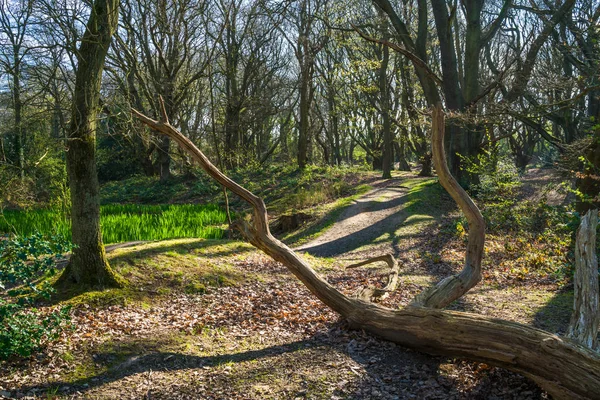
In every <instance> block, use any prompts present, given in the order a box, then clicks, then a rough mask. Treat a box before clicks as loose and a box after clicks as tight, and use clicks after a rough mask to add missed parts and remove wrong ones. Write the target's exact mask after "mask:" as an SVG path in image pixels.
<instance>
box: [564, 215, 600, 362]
mask: <svg viewBox="0 0 600 400" xmlns="http://www.w3.org/2000/svg"><path fill="white" fill-rule="evenodd" d="M597 226H598V210H589V211H588V212H587V214H585V216H584V217H583V219H582V220H581V225H579V229H578V230H577V240H576V243H575V277H574V281H575V282H574V286H575V287H574V293H575V300H574V304H573V315H572V316H571V323H570V324H569V329H568V331H567V336H568V337H570V338H572V339H573V340H575V341H577V342H579V343H581V344H582V345H584V346H586V347H589V348H590V349H592V350H595V349H597V347H598V328H600V308H599V305H598V296H599V293H598V292H599V291H598V257H597V256H596V227H597Z"/></svg>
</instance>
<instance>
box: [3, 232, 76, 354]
mask: <svg viewBox="0 0 600 400" xmlns="http://www.w3.org/2000/svg"><path fill="white" fill-rule="evenodd" d="M70 249H71V245H70V243H68V242H67V241H65V240H64V239H62V238H61V237H56V236H55V237H50V238H46V237H44V236H42V235H41V234H39V233H38V234H34V235H31V236H29V237H14V238H9V239H3V240H0V359H5V358H8V357H11V356H14V355H18V356H21V357H27V356H29V355H31V354H32V353H33V352H35V351H36V350H38V349H39V348H40V347H42V346H43V345H44V344H46V343H48V342H50V341H53V340H55V339H56V338H57V337H58V335H59V334H60V332H61V331H62V329H63V328H64V326H65V324H66V323H67V322H68V321H69V319H70V318H69V309H68V308H67V307H63V308H61V309H58V310H53V311H41V310H38V309H37V308H35V307H34V304H35V302H36V301H37V300H40V299H49V298H50V296H51V295H52V293H53V292H54V289H53V288H52V286H50V284H48V280H47V278H49V277H51V276H53V275H54V274H55V273H56V271H55V265H56V262H57V261H58V260H60V259H61V258H62V257H63V253H65V252H67V251H69V250H70Z"/></svg>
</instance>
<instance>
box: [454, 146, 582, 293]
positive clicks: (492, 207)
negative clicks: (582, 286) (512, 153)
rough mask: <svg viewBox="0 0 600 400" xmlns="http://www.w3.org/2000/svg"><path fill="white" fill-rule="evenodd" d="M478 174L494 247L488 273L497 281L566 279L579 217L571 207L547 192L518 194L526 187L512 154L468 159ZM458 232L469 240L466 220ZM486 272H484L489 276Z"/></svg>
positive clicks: (487, 262)
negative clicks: (536, 195) (559, 203)
mask: <svg viewBox="0 0 600 400" xmlns="http://www.w3.org/2000/svg"><path fill="white" fill-rule="evenodd" d="M466 165H468V168H471V169H470V172H476V173H478V174H479V178H480V183H479V184H478V185H476V186H475V187H473V188H472V194H473V195H474V197H475V198H476V200H477V204H478V206H479V207H480V210H481V213H482V215H483V218H484V221H485V224H486V231H487V233H488V237H487V238H488V242H489V243H490V246H491V247H490V248H493V246H494V245H495V244H496V243H498V242H499V243H503V245H504V249H503V251H501V252H497V253H494V252H493V251H491V250H490V251H489V252H488V254H487V257H486V258H484V265H486V268H489V270H488V271H486V273H485V274H487V276H491V277H492V279H494V280H496V281H498V282H507V281H513V282H515V281H525V280H528V281H529V280H531V279H533V280H540V281H544V282H547V281H554V282H563V283H565V282H567V281H568V280H569V278H570V277H571V276H572V273H573V267H572V265H573V257H572V247H573V237H574V232H575V230H576V229H577V226H578V225H579V215H578V214H577V213H575V212H573V210H572V208H571V207H565V206H551V205H549V204H548V201H547V198H546V196H545V195H543V196H542V197H541V198H540V199H538V200H535V201H532V200H527V199H523V198H521V197H519V194H520V193H519V192H520V190H519V189H520V188H521V186H522V183H521V179H520V176H519V173H518V170H517V168H516V167H515V166H514V164H513V163H512V161H511V160H510V159H508V158H502V157H500V158H496V159H494V158H493V157H488V156H485V157H480V159H479V160H478V164H477V165H475V163H466ZM453 229H454V231H455V235H456V236H458V237H460V238H462V239H464V240H466V236H467V232H468V224H467V221H466V219H465V218H464V217H461V218H459V219H458V221H456V223H455V225H454V227H453ZM485 274H484V275H485Z"/></svg>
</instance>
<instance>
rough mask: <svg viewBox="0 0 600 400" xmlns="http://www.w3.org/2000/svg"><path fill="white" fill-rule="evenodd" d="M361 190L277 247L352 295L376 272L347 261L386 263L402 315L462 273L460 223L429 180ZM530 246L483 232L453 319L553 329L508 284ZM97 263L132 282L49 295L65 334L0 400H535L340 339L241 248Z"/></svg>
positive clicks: (293, 285) (539, 285)
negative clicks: (477, 271) (396, 272)
mask: <svg viewBox="0 0 600 400" xmlns="http://www.w3.org/2000/svg"><path fill="white" fill-rule="evenodd" d="M370 185H371V186H372V187H373V190H372V191H370V192H369V193H367V194H365V195H364V196H362V197H360V198H356V199H354V200H353V201H351V202H349V204H348V205H347V206H346V207H345V208H343V209H341V210H340V209H336V210H335V212H334V211H332V210H333V209H332V208H330V209H329V210H330V211H329V212H327V208H325V211H324V215H322V216H320V217H319V218H316V219H315V220H314V221H311V222H309V223H308V224H306V226H303V227H302V228H301V229H300V230H299V232H292V233H289V234H287V236H285V237H284V240H286V238H287V240H288V242H290V244H291V245H295V246H296V248H297V249H298V251H300V252H301V253H302V254H304V256H305V257H306V258H307V259H308V260H309V262H310V263H311V264H312V265H313V266H314V268H315V269H316V270H317V271H318V272H319V273H320V274H322V275H324V276H325V277H326V278H327V279H328V280H329V281H330V282H331V283H333V284H334V285H336V286H337V287H338V288H339V289H340V290H342V291H344V292H346V293H349V294H351V293H355V292H356V291H358V290H359V289H360V288H362V287H364V286H365V285H369V284H371V285H372V284H378V283H381V282H382V280H383V278H384V277H385V275H386V270H385V268H384V265H378V264H373V265H371V266H366V267H363V268H353V269H347V270H346V269H345V267H346V266H347V265H349V264H352V263H355V262H357V261H361V260H364V259H366V258H370V257H373V256H376V255H380V254H385V253H392V254H394V255H395V256H396V257H397V258H398V260H399V262H400V264H401V275H400V284H399V287H398V290H397V291H396V292H395V293H394V294H393V295H391V296H390V297H388V298H387V299H386V300H385V301H384V303H383V304H384V305H386V306H389V307H399V306H403V305H405V304H407V303H408V302H409V301H410V300H411V299H412V297H413V296H414V295H415V294H417V293H418V292H419V291H420V290H422V289H423V288H424V287H426V286H427V285H430V284H432V283H433V282H435V281H437V280H439V279H440V278H441V277H444V276H447V275H448V274H450V273H453V272H455V271H457V270H459V269H460V268H461V267H462V261H463V258H464V246H465V245H464V240H465V238H464V235H461V234H460V232H459V233H458V234H457V228H456V227H457V225H456V221H457V219H458V218H459V214H458V211H457V210H456V206H455V205H454V203H453V202H452V200H451V199H450V198H449V197H448V196H447V195H446V194H445V193H444V192H443V189H441V188H440V187H439V185H438V184H437V183H436V181H435V179H431V178H416V177H415V176H414V175H412V174H407V173H397V174H396V176H395V177H394V179H391V180H387V181H380V180H375V181H373V179H372V177H370ZM529 187H531V185H529V186H526V188H529ZM527 190H529V189H527ZM524 193H525V191H524ZM526 195H527V196H530V195H533V194H531V193H526ZM331 215H334V216H335V218H334V219H335V223H332V222H331V219H332V217H331ZM324 221H329V222H324ZM327 228H328V229H327ZM302 232H305V233H306V232H309V233H310V235H309V236H308V237H310V238H311V239H310V240H304V242H303V241H302V240H301V238H303V237H307V235H303V234H302ZM315 232H316V233H315ZM315 236H316V238H315ZM529 245H530V243H527V241H526V240H519V238H518V237H511V236H509V235H505V236H499V235H491V236H489V237H488V241H487V242H486V248H485V251H486V255H485V262H484V280H483V282H482V283H481V284H480V285H479V286H477V287H476V288H475V289H474V290H472V291H471V292H470V293H468V294H467V295H466V296H464V297H463V298H462V299H461V300H460V301H458V302H456V303H455V304H453V305H452V306H451V308H453V309H457V310H462V311H468V312H475V313H481V314H486V315H490V316H494V317H498V318H503V319H508V320H513V321H518V322H521V323H525V324H530V325H534V326H537V327H540V328H543V329H546V330H549V331H552V332H562V331H563V330H564V327H565V324H566V323H567V322H568V319H569V315H570V309H571V302H572V296H571V294H570V293H569V292H568V291H565V290H563V289H561V287H560V286H559V285H558V284H557V283H555V282H554V281H552V280H551V279H546V278H540V277H539V276H537V275H536V276H533V275H530V274H524V275H523V274H521V275H520V276H519V279H513V278H508V277H507V276H506V275H507V274H510V273H511V270H510V265H511V264H510V263H511V262H514V260H513V259H514V258H516V257H519V256H521V255H522V253H526V252H527V251H528V250H527V246H529ZM519 249H520V250H519ZM519 251H520V252H519ZM109 258H110V262H111V265H112V266H113V267H114V268H115V269H116V270H117V271H118V272H119V273H120V274H122V275H123V276H124V277H125V278H127V279H128V281H129V282H130V284H129V286H128V287H127V288H124V289H112V290H106V291H103V292H91V293H84V294H79V293H71V294H70V296H67V297H63V298H62V299H60V304H70V305H72V307H73V311H72V315H73V322H74V327H73V329H72V330H70V331H68V332H66V333H65V334H64V335H63V336H62V337H61V339H60V340H59V342H58V343H55V344H53V345H52V346H51V347H49V348H48V349H47V350H45V351H44V352H42V353H41V354H39V355H37V356H34V357H31V358H29V359H27V360H20V361H15V360H13V361H9V362H3V363H2V364H0V368H1V369H0V398H1V397H3V396H4V397H7V398H92V399H95V398H98V399H138V398H147V399H150V398H154V399H544V398H547V395H546V394H545V393H543V392H542V391H541V390H540V389H539V388H538V387H537V386H536V385H535V384H533V383H532V382H531V381H529V380H528V379H526V378H524V377H522V376H520V375H518V374H514V373H511V372H509V371H506V370H502V369H499V368H493V367H490V366H488V365H485V364H481V363H474V362H466V361H461V360H456V359H449V358H447V357H434V356H429V355H425V354H421V353H418V352H414V351H411V350H409V349H406V348H403V347H399V346H396V345H394V344H391V343H389V342H386V341H383V340H379V339H377V338H374V337H372V336H370V335H367V334H365V333H364V332H360V331H352V330H349V329H348V327H347V326H346V325H345V323H344V322H343V321H340V320H339V319H338V317H337V316H336V314H334V313H333V312H331V311H330V310H329V309H327V307H325V306H324V305H323V304H321V303H320V302H319V301H318V300H317V299H316V298H315V297H314V296H313V295H311V293H310V292H309V291H308V290H307V289H306V288H305V287H304V286H302V285H301V284H300V283H299V282H298V280H297V279H296V278H294V277H293V276H292V275H291V274H290V273H289V272H288V271H287V270H286V269H285V268H284V267H283V266H282V265H281V264H279V263H276V262H274V261H273V260H271V259H270V258H268V257H267V256H265V255H264V254H262V253H260V252H258V251H257V250H255V249H254V248H253V247H252V246H250V245H248V244H246V243H243V242H240V241H237V240H199V239H177V240H169V241H162V242H151V243H134V244H132V245H131V246H122V247H117V248H113V249H112V251H110V253H109ZM498 271H501V272H500V273H499V272H498ZM56 306H57V305H55V306H53V307H56Z"/></svg>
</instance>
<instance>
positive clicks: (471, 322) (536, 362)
mask: <svg viewBox="0 0 600 400" xmlns="http://www.w3.org/2000/svg"><path fill="white" fill-rule="evenodd" d="M132 112H133V114H135V115H136V116H137V118H139V119H140V121H142V122H143V123H145V124H146V125H148V126H150V127H151V128H153V129H155V130H156V131H158V132H161V133H163V134H165V135H168V136H169V137H171V138H172V139H173V140H174V141H175V142H177V144H179V146H181V147H182V148H183V149H184V150H185V151H187V152H188V153H189V154H190V155H191V156H192V157H193V158H194V159H195V160H196V161H198V162H199V164H200V165H201V166H202V168H203V169H204V170H205V171H206V172H207V173H208V174H209V175H210V176H211V177H213V178H214V179H215V180H216V181H218V182H219V183H220V184H222V185H224V186H226V187H227V188H228V189H229V190H231V191H232V192H234V193H235V194H237V195H238V196H240V197H241V198H242V199H244V200H245V201H247V202H248V203H249V204H250V205H251V206H252V207H253V209H254V217H253V221H252V223H249V222H247V221H238V222H235V223H234V226H237V228H238V229H240V231H241V232H242V234H243V235H244V236H245V237H246V238H247V239H248V240H249V241H250V243H252V244H253V245H254V246H256V247H257V248H259V249H261V250H263V251H264V252H265V253H267V254H268V255H269V256H271V257H272V258H273V259H275V260H276V261H279V262H281V263H282V264H283V265H285V266H286V267H287V268H288V269H289V270H290V272H292V273H293V274H294V275H295V276H296V277H298V279H300V281H302V283H304V285H305V286H306V287H307V288H308V289H309V290H310V291H311V292H312V293H313V294H314V295H315V296H316V297H318V298H319V299H320V300H321V301H323V303H325V304H326V305H327V306H328V307H330V308H331V309H332V310H334V311H336V312H337V313H339V314H340V315H341V316H342V317H343V318H345V319H346V320H347V321H348V322H349V324H350V326H351V327H354V328H357V329H364V330H365V331H368V332H370V333H372V334H374V335H377V336H379V337H382V338H384V339H387V340H390V341H392V342H394V343H398V344H401V345H404V346H407V347H410V348H413V349H416V350H421V351H424V352H427V353H430V354H445V355H449V356H453V357H462V358H466V359H470V360H476V361H480V362H484V363H487V364H490V365H495V366H499V367H503V368H507V369H510V370H512V371H516V372H519V373H521V374H523V375H525V376H527V377H530V378H531V379H533V380H534V381H536V382H537V383H538V384H539V385H540V386H541V387H542V388H543V389H545V390H546V391H548V392H549V393H550V394H551V395H552V396H553V397H554V398H555V399H593V398H597V395H598V393H600V356H599V355H598V354H597V353H595V352H593V351H591V350H589V349H587V348H585V347H583V346H580V345H579V344H577V343H576V342H575V341H573V340H570V339H568V338H561V337H559V336H556V335H553V334H550V333H548V332H545V331H542V330H539V329H536V328H532V327H530V326H527V325H522V324H518V323H514V322H509V321H502V320H499V319H496V318H490V317H485V316H481V315H475V314H470V313H463V312H456V311H441V310H436V309H431V308H426V307H415V306H409V307H406V308H404V309H402V310H392V309H389V308H386V307H382V306H380V305H376V304H373V303H370V302H367V301H364V300H361V299H357V298H351V297H348V296H346V295H344V294H343V293H341V292H340V291H339V290H337V289H336V288H335V287H333V286H332V285H331V284H329V283H328V282H327V281H326V280H324V279H323V278H321V277H320V276H319V275H318V274H317V273H316V272H315V271H314V270H313V269H312V268H311V267H310V265H309V264H308V263H307V262H306V261H304V260H303V259H302V258H300V257H299V256H298V255H297V254H296V253H295V252H294V251H293V250H291V249H290V248H289V247H287V246H286V245H285V244H283V243H282V242H280V241H279V240H277V239H276V238H274V237H273V236H272V235H271V233H270V231H269V225H268V219H267V211H266V207H265V205H264V202H263V201H262V199H261V198H259V197H257V196H255V195H254V194H252V193H251V192H249V191H248V190H246V189H245V188H243V187H242V186H240V185H238V184H237V183H236V182H234V181H233V180H231V179H230V178H229V177H227V176H225V175H224V174H222V173H221V172H220V171H219V170H218V169H217V168H216V167H215V166H214V165H213V164H212V163H211V162H210V161H209V160H208V158H206V156H205V155H204V154H203V153H202V152H201V151H200V150H199V149H198V148H197V147H196V146H195V145H194V144H193V143H192V142H191V141H190V140H189V139H188V138H186V137H185V136H184V135H182V134H181V133H180V132H179V131H178V130H177V129H176V128H174V127H173V126H172V125H170V124H169V123H168V119H167V116H166V115H164V112H163V116H162V121H163V122H161V121H155V120H153V119H151V118H149V117H147V116H145V115H143V114H141V113H139V112H138V111H135V110H132ZM434 113H435V115H436V116H437V117H438V122H437V123H436V124H437V125H436V126H437V128H438V129H439V127H440V123H439V122H440V121H439V120H440V119H441V122H443V113H442V111H441V109H435V110H434ZM441 126H442V127H443V123H442V124H441ZM440 150H442V151H443V147H439V146H438V147H434V154H435V152H439V151H440ZM434 160H435V161H436V169H438V171H441V170H442V169H443V167H442V165H441V164H439V162H440V160H443V156H442V157H440V155H439V154H437V155H435V157H434ZM446 179H447V176H446V175H444V173H442V174H440V182H442V184H443V185H444V187H446V185H448V182H447V181H446ZM450 185H451V184H450ZM467 197H468V196H467ZM463 200H464V199H463ZM467 203H468V202H467ZM463 205H464V204H463ZM467 205H468V204H467ZM461 208H462V206H461ZM467 218H469V216H467ZM471 218H472V216H471ZM475 222H476V221H475ZM469 229H470V233H469V237H470V236H471V230H473V229H475V230H477V229H482V228H477V227H473V226H472V225H471V220H469ZM473 256H477V254H475V255H469V254H467V260H470V259H472V258H473ZM450 287H451V286H450Z"/></svg>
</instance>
